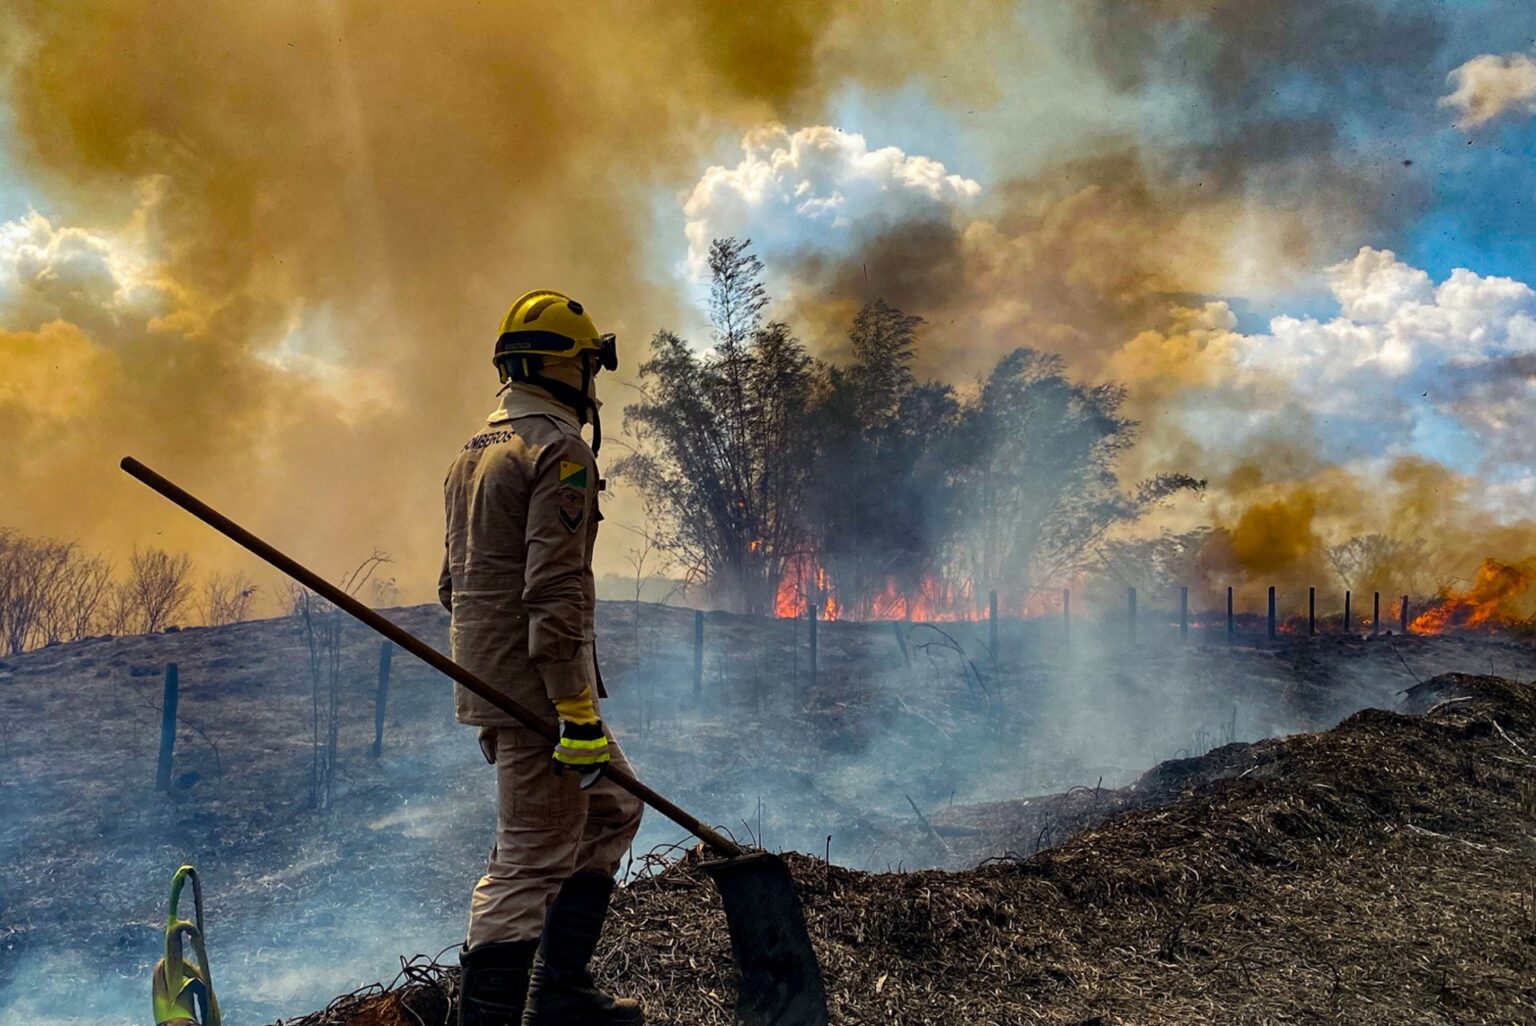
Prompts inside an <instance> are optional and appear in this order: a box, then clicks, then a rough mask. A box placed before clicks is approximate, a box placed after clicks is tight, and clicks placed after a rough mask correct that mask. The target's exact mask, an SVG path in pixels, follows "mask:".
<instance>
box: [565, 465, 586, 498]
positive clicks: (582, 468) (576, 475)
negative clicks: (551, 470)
mask: <svg viewBox="0 0 1536 1026" xmlns="http://www.w3.org/2000/svg"><path fill="white" fill-rule="evenodd" d="M560 486H561V487H562V488H580V489H581V490H582V491H586V488H587V465H586V464H585V463H578V462H577V461H575V460H561V461H560Z"/></svg>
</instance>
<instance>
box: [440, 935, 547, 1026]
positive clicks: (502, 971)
mask: <svg viewBox="0 0 1536 1026" xmlns="http://www.w3.org/2000/svg"><path fill="white" fill-rule="evenodd" d="M538 950H539V942H538V941H536V940H529V941H505V942H502V943H496V944H482V945H480V946H479V947H478V948H476V949H475V950H473V951H466V950H464V949H462V948H461V949H459V965H460V966H462V967H463V968H462V973H461V975H460V977H459V1026H521V1023H522V1021H523V1000H524V998H526V997H527V996H528V976H529V972H530V970H531V969H532V968H533V957H534V955H535V954H537V953H538Z"/></svg>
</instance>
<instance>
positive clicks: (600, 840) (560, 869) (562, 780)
mask: <svg viewBox="0 0 1536 1026" xmlns="http://www.w3.org/2000/svg"><path fill="white" fill-rule="evenodd" d="M514 742H517V743H514ZM552 747H553V746H551V745H550V744H548V743H547V742H541V743H539V744H537V745H530V744H529V743H528V742H527V739H526V736H525V735H524V732H522V731H515V730H502V731H499V732H498V733H497V736H496V794H497V813H498V814H497V824H496V845H495V847H493V848H492V849H491V857H490V862H489V864H488V865H487V866H486V869H485V875H484V876H483V877H481V878H480V882H479V883H478V884H476V885H475V893H474V896H473V897H472V898H471V899H470V903H469V937H468V939H467V941H466V943H467V944H468V946H469V947H470V948H471V949H473V948H476V947H479V946H480V945H482V944H491V943H495V942H499V941H521V940H533V939H534V938H536V937H538V936H539V934H540V933H542V932H543V930H544V911H545V909H547V908H548V907H549V904H550V902H552V901H554V899H555V894H556V893H557V892H558V891H559V890H560V885H561V884H563V883H565V881H566V878H567V877H569V876H570V875H571V874H572V873H575V872H579V871H584V870H585V871H595V872H602V873H607V874H608V875H610V876H612V875H613V874H615V873H617V872H618V870H619V864H620V862H621V861H622V860H623V858H624V853H625V852H627V851H628V850H629V846H630V843H631V842H632V841H633V840H634V839H635V833H636V832H637V831H638V830H639V829H640V812H641V808H642V806H641V803H640V799H638V798H636V797H634V796H633V795H631V794H630V793H629V792H628V791H625V790H623V789H621V788H620V787H619V786H618V785H616V784H614V783H613V782H611V781H608V780H602V781H599V782H598V783H597V784H596V785H594V786H593V787H592V788H591V789H590V790H587V791H583V790H581V787H580V780H581V777H580V774H577V773H563V774H561V775H560V776H558V777H557V776H555V775H554V773H553V772H551V770H550V752H551V750H552ZM608 751H609V752H610V754H611V757H612V765H613V766H614V767H615V768H617V769H622V770H623V771H625V772H626V773H628V772H630V766H629V762H628V760H626V759H625V758H624V753H623V752H622V751H621V750H620V749H619V745H618V742H616V741H614V740H613V735H612V734H609V736H608Z"/></svg>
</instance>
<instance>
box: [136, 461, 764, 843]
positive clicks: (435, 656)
mask: <svg viewBox="0 0 1536 1026" xmlns="http://www.w3.org/2000/svg"><path fill="white" fill-rule="evenodd" d="M122 468H123V470H125V471H127V473H128V474H129V475H130V476H131V477H134V478H136V479H138V480H139V481H141V482H143V483H144V484H146V485H148V486H149V487H150V488H153V489H154V490H155V491H157V492H159V493H160V494H161V495H163V496H164V497H165V498H167V499H169V500H170V501H171V502H174V503H175V504H176V505H178V506H180V507H181V508H182V509H184V510H186V511H187V512H188V513H191V514H192V515H193V516H194V517H197V519H199V520H201V521H202V522H203V523H205V524H207V525H208V526H209V527H211V528H213V529H214V530H215V531H218V532H219V533H220V534H222V535H224V537H226V538H228V539H230V540H231V541H233V542H234V543H235V544H237V545H240V546H242V547H244V548H245V549H247V550H249V551H251V552H253V553H255V554H256V555H258V556H260V557H261V558H262V559H264V560H266V561H267V562H268V563H271V564H272V565H273V566H275V567H277V568H278V569H279V570H281V571H282V572H283V573H285V574H287V575H288V576H289V577H292V578H293V579H294V580H296V581H298V582H299V583H300V584H302V585H304V586H305V587H306V588H308V589H309V590H310V591H313V592H314V593H315V594H317V595H320V596H322V597H324V598H325V600H326V601H327V602H330V603H331V604H333V605H335V606H336V607H337V608H339V609H344V610H346V611H347V612H348V613H350V614H351V615H352V616H353V617H355V618H356V619H358V620H361V621H362V622H363V623H365V624H367V625H368V626H369V627H372V628H373V629H374V630H376V631H378V632H379V633H380V634H382V635H384V637H386V638H388V639H389V640H390V641H393V642H394V643H395V644H397V645H399V646H400V647H401V648H403V649H405V650H406V651H407V652H409V653H411V655H413V656H415V657H416V658H417V659H420V660H421V661H422V662H424V663H426V664H427V665H428V666H430V667H432V668H433V669H434V670H437V671H438V672H439V673H442V674H444V675H445V676H448V677H451V678H453V679H454V680H455V681H457V682H459V683H460V684H462V685H464V687H466V688H468V689H469V690H470V691H473V692H474V693H475V694H477V695H479V696H480V697H481V698H483V699H485V700H486V701H487V702H490V703H491V704H492V705H494V706H495V707H496V708H498V709H500V710H501V711H502V712H504V713H506V714H507V715H508V716H510V717H512V718H513V719H514V720H516V721H517V722H519V723H521V724H522V725H523V726H525V727H528V728H529V729H531V730H536V731H538V732H539V734H541V735H543V736H544V737H546V738H548V739H549V741H550V743H551V744H553V743H555V742H556V741H557V740H559V736H558V735H557V734H556V733H555V731H553V730H551V729H550V727H549V726H548V725H547V724H546V723H545V722H544V721H543V720H541V719H539V717H537V716H535V715H534V714H533V712H532V711H531V710H529V709H528V708H527V707H525V706H523V705H520V704H518V703H517V702H514V701H512V699H510V698H508V697H507V696H506V695H504V694H502V693H501V692H500V691H498V690H496V689H495V688H493V687H491V686H490V685H489V684H487V683H486V682H485V681H484V680H482V679H480V677H478V676H477V675H475V674H473V673H470V672H469V671H468V670H466V669H465V668H464V667H462V666H460V665H459V664H458V663H456V662H454V661H453V660H452V659H449V658H448V657H447V656H445V655H443V654H442V653H441V652H439V651H438V650H437V649H435V648H433V647H432V646H431V645H428V644H427V643H426V642H425V641H422V640H421V639H420V638H418V637H416V635H414V634H412V633H411V632H410V631H408V630H406V629H405V628H403V627H401V626H399V625H398V624H395V623H392V622H390V621H389V620H386V619H385V618H384V617H382V616H380V615H379V614H378V613H377V612H375V611H374V610H372V609H369V608H368V607H367V606H365V605H363V604H362V603H361V602H359V601H358V600H357V599H355V598H353V597H352V596H351V595H348V594H347V593H346V592H344V591H342V590H341V589H340V588H338V587H337V586H336V585H334V584H332V583H331V582H330V581H327V580H326V579H325V578H323V577H321V576H320V575H319V574H317V573H315V572H314V571H313V570H311V569H309V568H308V567H306V566H304V565H303V564H302V563H299V562H298V561H297V560H295V559H292V558H291V557H289V556H287V555H285V554H283V553H282V552H280V551H278V550H277V549H275V548H273V547H272V546H271V545H269V544H267V543H266V542H264V541H262V540H261V539H260V538H258V537H256V536H255V535H254V534H252V533H251V532H249V531H247V530H246V529H245V528H243V527H241V526H240V525H239V524H237V523H235V522H234V521H233V520H231V519H229V518H228V517H226V516H225V515H224V514H222V513H220V512H219V511H218V510H216V509H214V508H213V507H212V506H210V505H208V504H207V503H206V502H203V501H202V500H201V499H199V498H198V497H197V496H195V495H193V494H191V493H190V492H188V491H186V490H185V489H183V488H181V487H179V486H177V485H175V484H172V483H171V482H170V481H168V480H166V479H165V478H164V477H162V476H160V475H159V474H157V473H155V472H154V471H153V470H150V469H149V468H148V467H146V466H145V465H144V464H142V463H140V462H139V461H138V460H136V459H134V458H133V457H132V456H124V457H123V462H122ZM607 778H608V779H609V780H612V781H613V782H614V783H615V784H618V785H619V786H620V787H622V788H623V789H624V790H626V791H628V792H629V793H630V794H632V795H634V796H635V797H636V798H639V799H640V800H641V801H643V802H645V804H647V805H649V806H650V807H651V808H653V809H655V810H656V811H657V812H659V813H661V814H662V815H663V816H665V817H667V818H668V819H670V820H671V821H672V822H674V823H676V824H677V825H678V826H680V827H682V828H683V829H685V830H687V831H688V832H689V833H691V834H693V835H694V836H695V837H697V838H699V840H701V841H703V842H704V843H705V844H707V845H709V846H710V847H711V848H713V849H715V850H716V851H717V852H719V853H720V854H722V855H724V856H726V857H734V856H737V855H743V854H745V850H744V849H743V848H742V847H741V846H740V845H739V844H736V843H735V842H733V841H731V840H730V839H729V838H727V837H725V836H724V835H722V834H721V833H720V832H719V831H717V830H713V829H711V828H710V827H709V826H706V825H705V824H704V822H703V821H701V820H699V819H697V818H696V817H694V816H690V815H689V814H688V813H687V812H685V811H684V810H683V809H681V808H679V807H678V806H676V805H674V804H672V803H671V802H669V801H667V799H665V798H663V797H662V796H661V795H659V794H657V793H656V792H655V791H653V790H651V789H650V788H649V787H647V786H646V785H645V784H642V783H641V782H640V781H638V780H636V779H635V778H634V777H633V776H631V775H630V774H628V773H625V772H624V771H622V770H620V769H618V768H617V767H613V768H610V769H609V770H608V772H607Z"/></svg>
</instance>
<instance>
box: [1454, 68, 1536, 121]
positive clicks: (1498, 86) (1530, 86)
mask: <svg viewBox="0 0 1536 1026" xmlns="http://www.w3.org/2000/svg"><path fill="white" fill-rule="evenodd" d="M1448 78H1449V80H1450V82H1451V83H1452V85H1454V86H1455V91H1454V92H1452V93H1451V94H1450V95H1449V96H1446V97H1443V98H1442V99H1441V100H1440V106H1442V107H1453V108H1455V109H1456V110H1457V111H1459V112H1460V114H1461V118H1460V123H1461V124H1462V125H1464V126H1466V127H1468V128H1476V127H1478V126H1479V125H1486V124H1487V123H1488V122H1490V121H1492V120H1493V119H1494V118H1497V117H1499V116H1500V115H1503V114H1507V113H1511V112H1515V113H1518V112H1522V111H1523V112H1525V113H1527V114H1531V113H1536V58H1533V57H1532V56H1531V55H1530V54H1527V53H1511V54H1505V55H1503V56H1499V55H1497V54H1490V53H1485V54H1483V55H1482V56H1480V57H1474V58H1472V59H1471V60H1470V61H1467V62H1466V63H1465V64H1463V65H1462V66H1461V67H1459V68H1456V69H1455V70H1454V71H1452V72H1451V73H1450V75H1449V76H1448Z"/></svg>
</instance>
